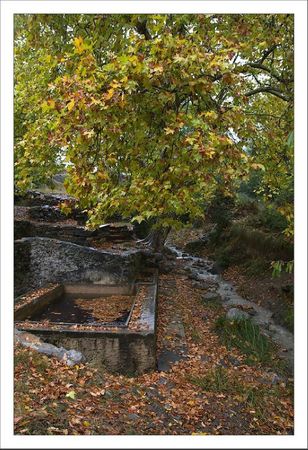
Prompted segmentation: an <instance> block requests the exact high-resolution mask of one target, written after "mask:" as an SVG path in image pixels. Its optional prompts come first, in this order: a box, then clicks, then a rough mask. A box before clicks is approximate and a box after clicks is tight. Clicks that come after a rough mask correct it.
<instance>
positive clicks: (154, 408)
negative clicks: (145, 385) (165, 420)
mask: <svg viewBox="0 0 308 450" xmlns="http://www.w3.org/2000/svg"><path fill="white" fill-rule="evenodd" d="M150 408H151V410H152V411H153V412H154V413H155V414H156V415H158V416H163V415H165V413H166V411H165V408H163V407H162V406H161V405H160V404H159V403H151V405H150Z"/></svg>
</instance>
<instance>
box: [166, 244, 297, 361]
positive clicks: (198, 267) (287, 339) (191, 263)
mask: <svg viewBox="0 0 308 450" xmlns="http://www.w3.org/2000/svg"><path fill="white" fill-rule="evenodd" d="M166 247H167V248H168V249H169V250H170V251H171V252H172V253H173V254H174V255H175V257H176V259H177V260H179V261H181V262H182V263H183V269H184V270H185V272H186V273H187V274H188V276H189V278H191V279H192V280H194V281H195V283H197V285H198V286H199V287H203V288H207V290H208V292H210V293H213V295H214V294H217V295H219V296H220V297H221V302H222V306H223V307H224V308H225V309H226V311H228V312H227V317H228V315H230V316H229V318H231V317H232V315H237V314H239V315H245V316H246V317H249V318H251V320H252V322H254V323H255V324H257V325H258V326H259V328H260V331H261V332H262V334H264V335H265V336H267V337H268V338H269V339H270V340H272V341H273V342H274V343H275V344H276V345H277V346H278V349H279V350H278V354H279V356H280V357H281V358H282V359H284V360H286V362H287V365H288V367H289V368H290V369H291V370H293V364H294V360H293V359H294V337H293V334H292V333H291V332H290V331H289V330H287V329H286V328H284V327H282V326H280V325H277V324H276V323H275V322H274V320H273V318H272V316H273V313H272V312H271V311H270V310H268V309H266V308H263V307H261V306H259V305H257V304H256V303H254V302H252V301H249V300H246V299H244V298H243V297H241V296H240V295H239V294H238V293H237V292H236V288H235V287H234V285H233V284H232V283H231V282H228V281H225V280H224V279H223V278H222V277H221V276H220V275H218V274H215V273H214V270H213V265H214V262H212V261H210V260H208V259H206V258H200V257H196V256H192V255H189V254H188V253H186V252H183V251H181V250H179V249H178V248H177V247H175V246H174V245H169V244H168V245H166ZM237 306H243V307H245V309H248V310H249V311H250V313H249V314H248V313H245V312H244V313H243V312H241V311H240V310H239V309H237ZM233 318H235V317H233Z"/></svg>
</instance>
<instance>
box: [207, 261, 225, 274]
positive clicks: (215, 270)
mask: <svg viewBox="0 0 308 450" xmlns="http://www.w3.org/2000/svg"><path fill="white" fill-rule="evenodd" d="M208 271H209V273H211V274H212V275H219V274H221V273H222V271H223V269H222V267H221V266H220V265H219V264H217V263H214V264H213V265H212V267H210V268H209V269H208Z"/></svg>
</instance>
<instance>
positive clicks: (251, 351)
mask: <svg viewBox="0 0 308 450" xmlns="http://www.w3.org/2000/svg"><path fill="white" fill-rule="evenodd" d="M215 330H216V332H217V333H218V334H219V336H220V337H221V339H222V341H223V343H224V344H225V345H226V346H227V347H236V348H238V349H239V350H240V351H241V352H242V353H244V354H245V355H246V356H247V358H246V363H247V364H251V363H256V362H260V363H262V364H268V363H270V362H272V360H273V359H274V356H275V354H274V350H275V349H274V346H273V344H271V342H270V341H269V340H268V338H266V337H265V336H264V335H262V334H261V332H260V329H259V327H258V325H255V324H254V323H252V321H251V320H250V319H240V320H233V321H231V320H228V319H226V318H225V316H221V317H219V318H218V319H217V320H216V323H215Z"/></svg>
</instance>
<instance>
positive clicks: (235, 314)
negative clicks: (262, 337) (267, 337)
mask: <svg viewBox="0 0 308 450" xmlns="http://www.w3.org/2000/svg"><path fill="white" fill-rule="evenodd" d="M226 318H227V319H228V320H244V319H248V318H249V314H248V313H247V312H245V311H242V310H241V309H238V308H231V309H229V311H228V312H227V314H226Z"/></svg>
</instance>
